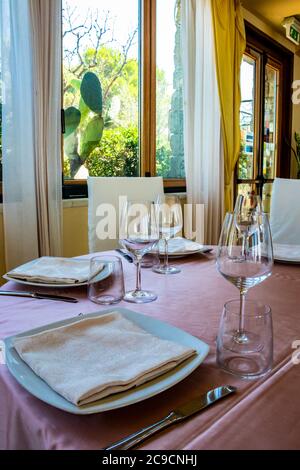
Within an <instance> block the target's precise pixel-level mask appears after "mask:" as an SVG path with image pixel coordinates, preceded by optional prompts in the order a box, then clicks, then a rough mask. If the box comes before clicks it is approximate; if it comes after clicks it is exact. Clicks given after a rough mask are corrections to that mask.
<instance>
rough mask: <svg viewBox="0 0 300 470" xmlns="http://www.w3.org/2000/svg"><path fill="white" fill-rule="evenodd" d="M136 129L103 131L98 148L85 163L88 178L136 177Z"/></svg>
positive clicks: (137, 171)
mask: <svg viewBox="0 0 300 470" xmlns="http://www.w3.org/2000/svg"><path fill="white" fill-rule="evenodd" d="M138 145H139V141H138V129H137V128H136V127H133V126H131V127H127V128H124V127H117V128H113V129H105V130H104V132H103V135H102V139H101V143H100V145H99V147H97V148H95V149H94V150H93V152H91V154H90V155H89V157H88V159H87V161H86V167H87V169H88V171H89V175H90V176H138V174H139V162H138Z"/></svg>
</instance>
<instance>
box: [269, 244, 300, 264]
mask: <svg viewBox="0 0 300 470" xmlns="http://www.w3.org/2000/svg"><path fill="white" fill-rule="evenodd" d="M273 250H274V258H275V259H276V258H278V259H286V260H291V261H300V245H284V244H280V243H274V245H273Z"/></svg>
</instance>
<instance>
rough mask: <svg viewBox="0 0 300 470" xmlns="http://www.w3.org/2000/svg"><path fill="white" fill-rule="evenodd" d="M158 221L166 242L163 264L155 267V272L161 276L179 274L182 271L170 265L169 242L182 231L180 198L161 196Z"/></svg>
mask: <svg viewBox="0 0 300 470" xmlns="http://www.w3.org/2000/svg"><path fill="white" fill-rule="evenodd" d="M156 211H157V220H158V224H159V234H160V238H161V239H162V240H163V241H164V261H163V264H159V265H157V266H154V268H153V271H154V272H156V273H159V274H177V273H180V269H179V268H177V267H176V266H170V265H169V252H168V242H169V240H170V238H173V237H175V235H176V234H177V233H178V232H180V231H181V230H182V225H183V221H182V209H181V204H180V200H179V198H178V196H173V195H164V196H159V198H158V199H157V201H156Z"/></svg>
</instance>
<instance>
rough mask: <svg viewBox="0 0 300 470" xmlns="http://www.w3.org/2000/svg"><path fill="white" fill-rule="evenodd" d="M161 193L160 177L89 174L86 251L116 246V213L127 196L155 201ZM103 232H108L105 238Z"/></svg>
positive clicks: (108, 248) (117, 225)
mask: <svg viewBox="0 0 300 470" xmlns="http://www.w3.org/2000/svg"><path fill="white" fill-rule="evenodd" d="M163 193H164V188H163V179H162V178H161V177H154V178H144V177H143V178H142V177H141V178H135V177H88V195H89V205H88V231H89V252H90V253H94V252H97V251H105V250H113V249H115V248H117V247H118V237H119V214H120V210H121V209H122V204H124V201H125V200H126V198H127V200H135V201H150V200H152V201H154V200H155V199H156V197H157V196H158V195H163ZM103 232H106V234H107V238H105V239H103ZM108 235H109V236H108Z"/></svg>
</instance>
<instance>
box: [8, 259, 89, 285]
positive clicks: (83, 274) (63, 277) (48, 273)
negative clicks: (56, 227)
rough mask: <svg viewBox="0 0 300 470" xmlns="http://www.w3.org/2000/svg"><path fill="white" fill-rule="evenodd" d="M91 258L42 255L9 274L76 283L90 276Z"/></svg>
mask: <svg viewBox="0 0 300 470" xmlns="http://www.w3.org/2000/svg"><path fill="white" fill-rule="evenodd" d="M89 270H90V260H86V259H74V258H57V257H52V256H42V257H41V258H37V259H36V260H33V261H29V262H28V263H25V264H22V265H21V266H18V267H17V268H15V269H12V270H11V271H9V272H8V273H7V274H8V275H9V276H10V277H13V278H15V279H21V280H24V281H32V282H41V283H43V282H44V283H49V284H74V283H77V282H78V283H80V282H86V281H87V280H88V278H89Z"/></svg>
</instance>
